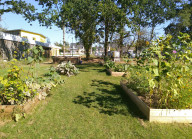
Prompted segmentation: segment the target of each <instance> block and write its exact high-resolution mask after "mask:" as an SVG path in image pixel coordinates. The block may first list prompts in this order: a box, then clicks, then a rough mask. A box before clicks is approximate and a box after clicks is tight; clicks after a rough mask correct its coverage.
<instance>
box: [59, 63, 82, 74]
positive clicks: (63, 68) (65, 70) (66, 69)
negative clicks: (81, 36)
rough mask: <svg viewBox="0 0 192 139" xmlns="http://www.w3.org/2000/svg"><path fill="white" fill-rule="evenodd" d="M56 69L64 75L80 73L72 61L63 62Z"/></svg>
mask: <svg viewBox="0 0 192 139" xmlns="http://www.w3.org/2000/svg"><path fill="white" fill-rule="evenodd" d="M56 71H57V72H58V73H59V74H62V75H67V76H71V75H77V74H78V73H79V70H78V68H76V67H75V66H74V65H73V64H72V63H71V62H70V61H69V62H68V63H65V62H62V63H61V64H59V65H58V66H57V67H56Z"/></svg>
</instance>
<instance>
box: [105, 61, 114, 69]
mask: <svg viewBox="0 0 192 139" xmlns="http://www.w3.org/2000/svg"><path fill="white" fill-rule="evenodd" d="M104 66H105V67H106V68H107V69H113V68H114V67H115V62H114V61H112V60H107V61H106V62H105V64H104Z"/></svg>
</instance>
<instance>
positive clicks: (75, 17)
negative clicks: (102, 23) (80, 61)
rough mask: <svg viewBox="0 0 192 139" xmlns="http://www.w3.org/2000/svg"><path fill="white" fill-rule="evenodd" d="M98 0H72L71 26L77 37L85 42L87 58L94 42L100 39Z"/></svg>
mask: <svg viewBox="0 0 192 139" xmlns="http://www.w3.org/2000/svg"><path fill="white" fill-rule="evenodd" d="M97 4H98V1H97V0H83V1H82V0H72V1H71V4H70V5H71V7H70V9H71V12H70V13H71V16H70V18H69V19H68V20H69V21H70V23H69V24H70V27H71V28H72V30H74V32H75V36H76V38H79V39H80V42H82V43H83V45H84V48H85V53H86V59H89V58H90V49H91V46H92V44H93V43H94V42H96V41H97V40H98V39H99V36H98V31H97V29H96V26H97V19H98V14H97V11H98V9H97Z"/></svg>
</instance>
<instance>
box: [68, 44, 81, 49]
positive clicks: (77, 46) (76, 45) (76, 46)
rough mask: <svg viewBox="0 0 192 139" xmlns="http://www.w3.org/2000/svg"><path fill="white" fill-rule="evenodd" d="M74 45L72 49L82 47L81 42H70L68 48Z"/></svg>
mask: <svg viewBox="0 0 192 139" xmlns="http://www.w3.org/2000/svg"><path fill="white" fill-rule="evenodd" d="M72 47H74V48H73V49H83V48H84V46H83V44H79V43H71V44H70V48H72Z"/></svg>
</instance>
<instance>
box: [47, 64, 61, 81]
mask: <svg viewBox="0 0 192 139" xmlns="http://www.w3.org/2000/svg"><path fill="white" fill-rule="evenodd" d="M44 76H45V77H46V78H47V79H48V80H49V81H53V82H54V83H56V84H59V83H64V80H62V79H61V76H60V75H59V74H58V73H57V71H56V69H55V68H54V67H53V66H51V67H50V68H49V72H48V73H46V74H44Z"/></svg>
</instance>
